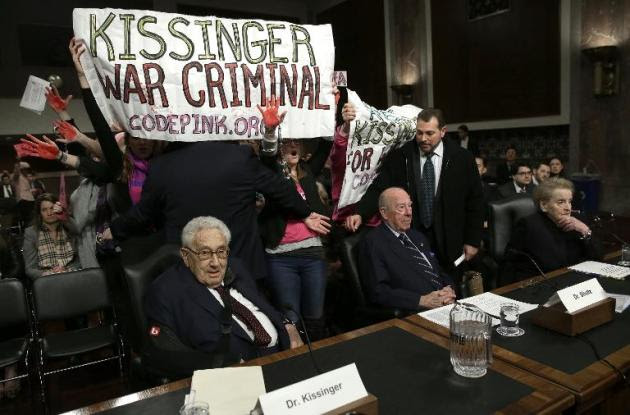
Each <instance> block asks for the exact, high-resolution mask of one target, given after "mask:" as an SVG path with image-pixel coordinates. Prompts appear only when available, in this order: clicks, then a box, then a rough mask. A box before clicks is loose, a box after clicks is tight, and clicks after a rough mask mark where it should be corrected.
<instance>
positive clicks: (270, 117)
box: [257, 95, 287, 131]
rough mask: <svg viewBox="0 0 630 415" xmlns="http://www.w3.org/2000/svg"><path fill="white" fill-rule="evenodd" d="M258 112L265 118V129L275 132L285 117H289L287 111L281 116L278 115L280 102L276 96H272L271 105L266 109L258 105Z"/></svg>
mask: <svg viewBox="0 0 630 415" xmlns="http://www.w3.org/2000/svg"><path fill="white" fill-rule="evenodd" d="M257 107H258V111H260V113H261V114H262V116H263V123H264V124H265V129H267V130H268V131H269V130H274V129H275V128H276V127H277V126H278V125H280V123H281V122H282V121H283V120H284V116H285V115H287V112H286V111H283V112H282V113H281V114H278V107H279V106H278V101H277V100H276V97H275V96H273V95H272V96H271V98H269V105H268V106H266V107H261V106H260V105H257Z"/></svg>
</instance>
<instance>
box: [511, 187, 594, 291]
mask: <svg viewBox="0 0 630 415" xmlns="http://www.w3.org/2000/svg"><path fill="white" fill-rule="evenodd" d="M573 192H574V188H573V184H572V183H571V182H570V181H568V180H566V179H562V178H550V179H548V180H546V181H544V182H543V183H541V184H540V186H538V187H537V188H536V190H534V202H535V203H536V206H537V207H538V208H539V210H538V212H536V213H534V214H533V215H530V216H527V217H525V218H522V219H521V220H519V221H518V222H517V223H516V226H515V227H514V229H513V231H512V238H511V240H510V242H509V243H508V246H507V249H506V256H505V264H504V267H503V271H502V283H503V285H505V284H509V283H511V282H515V281H520V280H522V279H524V278H529V277H533V276H535V275H538V271H537V270H536V267H535V266H534V264H533V263H532V261H531V260H530V259H529V258H527V256H526V255H524V253H525V254H527V255H529V256H531V257H532V259H533V260H535V261H536V263H538V265H539V266H540V268H541V269H542V270H543V271H544V272H548V271H552V270H555V269H558V268H563V267H567V266H569V265H573V264H576V263H579V262H582V261H586V260H589V259H601V253H600V249H599V244H598V243H597V241H596V239H595V238H594V237H593V235H592V232H591V229H590V228H589V227H588V226H587V225H586V224H585V223H584V222H582V221H581V220H579V219H577V218H575V217H573V216H571V201H572V200H573Z"/></svg>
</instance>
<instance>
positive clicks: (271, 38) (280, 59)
mask: <svg viewBox="0 0 630 415" xmlns="http://www.w3.org/2000/svg"><path fill="white" fill-rule="evenodd" d="M285 27H286V26H285V25H283V24H277V23H269V24H267V33H268V34H269V60H270V61H271V62H272V63H289V59H288V58H285V57H283V56H280V57H276V52H275V45H280V44H281V43H282V40H281V39H278V38H277V37H275V36H274V35H273V31H274V30H276V29H284V28H285Z"/></svg>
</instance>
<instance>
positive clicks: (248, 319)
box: [215, 285, 271, 346]
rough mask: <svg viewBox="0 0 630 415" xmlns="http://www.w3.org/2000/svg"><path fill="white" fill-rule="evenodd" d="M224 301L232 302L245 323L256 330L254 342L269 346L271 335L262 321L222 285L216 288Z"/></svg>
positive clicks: (233, 309) (235, 310) (233, 307)
mask: <svg viewBox="0 0 630 415" xmlns="http://www.w3.org/2000/svg"><path fill="white" fill-rule="evenodd" d="M215 290H217V292H218V293H219V295H220V296H221V299H222V300H223V302H224V303H226V302H227V301H229V302H230V305H231V306H232V311H234V314H236V315H237V316H238V318H240V319H241V321H242V322H243V323H245V325H246V326H247V327H248V328H249V329H250V330H251V331H253V332H254V344H255V345H256V346H267V345H268V344H269V343H270V342H271V336H270V335H269V333H267V330H265V328H264V327H263V326H262V324H260V321H258V319H257V318H256V316H254V313H252V312H251V310H250V309H249V308H247V307H245V306H244V305H243V304H241V303H240V302H238V301H236V299H235V298H234V297H232V296H231V295H230V291H229V290H226V289H225V288H224V287H223V286H222V285H220V286H218V287H216V288H215Z"/></svg>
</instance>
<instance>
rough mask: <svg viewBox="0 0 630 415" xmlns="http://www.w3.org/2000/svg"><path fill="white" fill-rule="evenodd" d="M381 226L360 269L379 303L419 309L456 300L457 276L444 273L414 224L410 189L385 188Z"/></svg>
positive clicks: (366, 245) (364, 245) (365, 244)
mask: <svg viewBox="0 0 630 415" xmlns="http://www.w3.org/2000/svg"><path fill="white" fill-rule="evenodd" d="M378 206H379V213H380V215H381V217H382V219H383V222H382V223H381V225H379V226H378V227H376V228H375V229H374V230H372V231H370V232H368V233H367V235H366V236H365V238H364V239H363V241H362V242H361V244H360V246H359V258H361V260H360V261H358V262H359V268H360V270H361V278H362V279H363V284H364V287H365V289H366V292H367V295H368V298H369V300H370V301H371V302H372V303H373V304H377V305H381V306H385V307H395V308H402V309H405V310H418V309H425V308H436V307H441V306H443V305H447V304H452V303H453V302H454V301H455V292H454V291H453V289H452V288H451V284H452V283H453V282H452V279H451V278H450V277H449V276H448V275H446V274H444V273H442V272H441V270H440V266H439V265H438V262H437V260H436V258H435V254H434V253H433V252H432V251H431V248H430V246H429V242H428V240H427V238H425V237H424V235H422V234H421V233H420V232H418V231H416V230H414V229H411V218H412V205H411V199H410V197H409V194H407V192H406V191H405V190H403V189H401V188H398V187H390V188H388V189H386V190H385V191H383V193H381V195H380V197H379V200H378Z"/></svg>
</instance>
